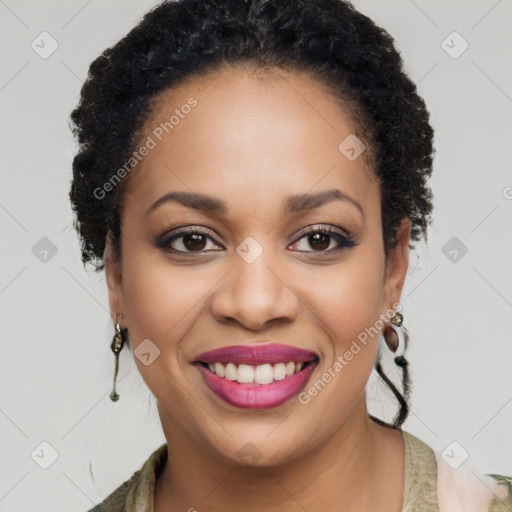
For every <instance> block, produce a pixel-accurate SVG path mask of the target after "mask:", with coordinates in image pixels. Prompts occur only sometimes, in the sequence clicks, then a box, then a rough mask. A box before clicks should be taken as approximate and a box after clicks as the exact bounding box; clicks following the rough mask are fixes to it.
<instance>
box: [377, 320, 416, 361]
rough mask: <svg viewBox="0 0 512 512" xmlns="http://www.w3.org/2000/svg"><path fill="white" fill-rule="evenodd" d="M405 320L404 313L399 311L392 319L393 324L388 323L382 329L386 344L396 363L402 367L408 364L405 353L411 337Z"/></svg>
mask: <svg viewBox="0 0 512 512" xmlns="http://www.w3.org/2000/svg"><path fill="white" fill-rule="evenodd" d="M403 321H404V317H403V315H402V314H401V313H399V312H398V311H397V312H396V313H395V314H394V316H393V318H392V319H391V325H386V326H385V327H384V328H383V329H382V331H381V336H382V338H383V340H384V345H385V346H386V347H387V348H388V350H389V351H390V352H391V353H392V354H393V356H394V360H395V364H396V365H397V366H401V367H402V368H403V367H405V366H406V365H407V359H405V357H404V354H405V351H406V350H407V346H408V344H409V338H410V334H409V331H408V330H407V329H406V328H405V327H404V326H403ZM393 326H395V327H393Z"/></svg>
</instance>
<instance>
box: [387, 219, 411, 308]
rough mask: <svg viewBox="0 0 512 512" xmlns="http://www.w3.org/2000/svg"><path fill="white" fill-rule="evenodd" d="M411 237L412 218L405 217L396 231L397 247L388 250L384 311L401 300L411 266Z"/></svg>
mask: <svg viewBox="0 0 512 512" xmlns="http://www.w3.org/2000/svg"><path fill="white" fill-rule="evenodd" d="M410 237H411V220H410V218H409V217H404V218H403V219H402V221H401V223H400V226H399V228H398V230H397V233H396V239H397V244H396V247H394V248H393V249H390V250H389V252H388V260H387V263H386V271H385V280H384V298H383V300H384V303H383V305H384V311H386V310H389V309H395V308H393V305H394V304H397V303H398V302H400V296H401V294H402V289H403V286H404V282H405V276H406V274H407V269H408V267H409V240H410Z"/></svg>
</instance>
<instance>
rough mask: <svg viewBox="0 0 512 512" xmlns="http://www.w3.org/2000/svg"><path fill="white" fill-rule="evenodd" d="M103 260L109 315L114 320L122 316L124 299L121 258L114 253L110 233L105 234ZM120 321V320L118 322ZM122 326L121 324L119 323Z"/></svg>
mask: <svg viewBox="0 0 512 512" xmlns="http://www.w3.org/2000/svg"><path fill="white" fill-rule="evenodd" d="M104 261H105V277H106V280H107V287H108V301H109V305H110V316H111V317H112V318H113V320H114V322H116V321H117V319H118V317H119V315H121V314H122V315H123V318H124V316H125V315H124V301H123V282H122V271H121V259H120V258H118V257H117V256H116V255H115V254H114V249H113V247H112V241H111V239H110V235H108V236H107V242H106V245H105V253H104ZM120 323H121V322H120ZM120 327H121V328H124V326H123V325H120Z"/></svg>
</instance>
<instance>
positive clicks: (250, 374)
mask: <svg viewBox="0 0 512 512" xmlns="http://www.w3.org/2000/svg"><path fill="white" fill-rule="evenodd" d="M237 380H238V382H254V368H253V367H252V366H249V365H248V364H240V365H238V379H237Z"/></svg>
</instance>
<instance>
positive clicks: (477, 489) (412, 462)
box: [402, 431, 512, 512]
mask: <svg viewBox="0 0 512 512" xmlns="http://www.w3.org/2000/svg"><path fill="white" fill-rule="evenodd" d="M402 435H403V438H404V442H405V450H406V452H405V463H406V466H405V480H406V482H405V484H406V487H405V488H404V489H405V492H404V502H405V504H406V505H407V504H408V502H407V501H405V498H406V497H407V495H408V494H412V495H414V496H419V495H423V496H422V498H421V499H423V500H424V501H421V503H428V505H429V506H430V507H432V510H436V511H438V512H512V478H511V477H508V476H504V475H499V474H493V473H491V474H483V473H479V472H477V471H475V470H474V469H473V468H472V467H471V466H470V465H468V464H456V463H455V461H456V459H454V458H453V457H454V456H455V454H454V453H453V451H452V452H451V453H446V452H443V453H444V456H443V454H441V453H440V452H438V451H437V450H434V449H432V448H431V447H430V446H429V445H427V444H426V443H424V442H423V441H421V440H420V439H419V438H417V437H416V436H414V435H412V434H411V433H409V432H406V431H402ZM450 455H451V456H450ZM409 487H410V488H409ZM413 501H414V505H416V501H415V500H413Z"/></svg>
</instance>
